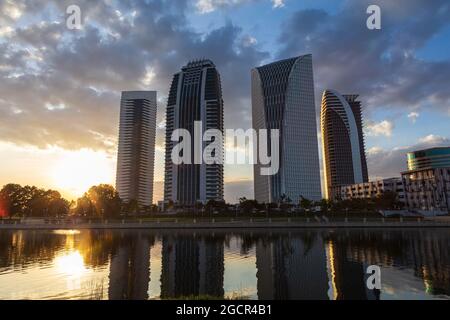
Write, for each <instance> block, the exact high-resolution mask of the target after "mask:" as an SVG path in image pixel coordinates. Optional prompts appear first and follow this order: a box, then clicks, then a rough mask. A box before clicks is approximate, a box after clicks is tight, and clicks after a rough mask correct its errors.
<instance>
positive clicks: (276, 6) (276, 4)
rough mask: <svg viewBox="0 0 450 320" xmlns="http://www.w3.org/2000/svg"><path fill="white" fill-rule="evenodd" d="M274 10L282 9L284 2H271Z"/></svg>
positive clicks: (274, 0)
mask: <svg viewBox="0 0 450 320" xmlns="http://www.w3.org/2000/svg"><path fill="white" fill-rule="evenodd" d="M272 3H273V7H274V8H282V7H284V0H272Z"/></svg>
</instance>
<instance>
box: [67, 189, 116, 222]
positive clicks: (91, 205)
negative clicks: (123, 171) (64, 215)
mask: <svg viewBox="0 0 450 320" xmlns="http://www.w3.org/2000/svg"><path fill="white" fill-rule="evenodd" d="M121 205H122V201H121V200H120V197H119V193H118V192H117V191H116V190H115V189H114V187H113V186H110V185H107V184H100V185H98V186H93V187H91V188H90V189H89V190H88V192H86V193H85V194H84V195H83V196H82V197H81V198H79V199H78V200H77V208H76V212H77V214H81V215H87V216H97V217H117V216H119V215H120V209H121V207H122V206H121Z"/></svg>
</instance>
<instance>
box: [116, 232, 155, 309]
mask: <svg viewBox="0 0 450 320" xmlns="http://www.w3.org/2000/svg"><path fill="white" fill-rule="evenodd" d="M117 240H118V241H117V243H115V246H114V248H113V252H112V254H111V263H110V272H109V289H108V295H109V299H110V300H124V299H130V300H147V299H148V286H149V282H150V248H151V246H152V245H153V241H151V239H150V237H149V236H148V235H146V234H141V233H140V234H138V235H135V236H130V235H129V234H122V235H121V236H120V238H119V239H117Z"/></svg>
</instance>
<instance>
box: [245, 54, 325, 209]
mask: <svg viewBox="0 0 450 320" xmlns="http://www.w3.org/2000/svg"><path fill="white" fill-rule="evenodd" d="M252 111H253V128H254V129H256V130H260V129H279V130H280V141H279V150H280V154H279V156H280V158H279V160H280V169H279V171H278V173H277V174H275V175H271V176H264V175H261V171H260V169H261V167H262V166H261V165H260V164H259V162H258V164H256V165H255V166H254V186H255V199H256V200H257V201H259V202H264V203H274V202H278V201H279V200H280V199H281V198H282V197H283V195H284V196H286V197H289V198H290V199H291V200H292V201H293V202H294V203H297V202H298V200H299V199H300V197H304V198H307V199H311V200H320V199H321V197H322V196H321V185H320V163H319V147H318V141H317V124H316V109H315V102H314V78H313V68H312V56H311V55H304V56H300V57H295V58H291V59H286V60H282V61H278V62H274V63H271V64H268V65H265V66H262V67H259V68H255V69H253V70H252ZM269 138H270V134H269ZM268 140H269V141H270V139H268Z"/></svg>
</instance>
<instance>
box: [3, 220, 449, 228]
mask: <svg viewBox="0 0 450 320" xmlns="http://www.w3.org/2000/svg"><path fill="white" fill-rule="evenodd" d="M352 228H360V229H371V228H376V229H380V228H381V229H383V228H389V229H392V228H394V229H395V228H396V229H402V228H403V229H404V228H450V223H449V222H437V221H426V220H425V221H421V222H418V221H403V222H400V221H396V222H392V221H386V222H374V221H367V222H362V221H348V222H250V221H236V222H216V223H212V222H207V223H205V222H197V223H193V222H192V223H183V222H180V223H175V222H170V223H167V222H160V223H158V222H142V223H139V222H136V223H92V224H88V223H80V224H73V223H66V224H35V225H34V224H0V230H107V229H110V230H126V229H136V230H186V229H192V230H195V229H209V230H214V229H352Z"/></svg>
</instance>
